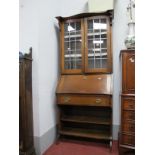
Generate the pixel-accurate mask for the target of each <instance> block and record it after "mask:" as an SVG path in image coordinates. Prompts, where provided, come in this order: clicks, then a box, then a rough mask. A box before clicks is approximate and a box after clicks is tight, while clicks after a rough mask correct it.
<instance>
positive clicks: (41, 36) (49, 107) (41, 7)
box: [19, 0, 128, 155]
mask: <svg viewBox="0 0 155 155" xmlns="http://www.w3.org/2000/svg"><path fill="white" fill-rule="evenodd" d="M87 1H88V0H77V1H72V0H57V1H52V0H20V47H19V48H20V50H21V51H24V52H28V49H29V47H30V46H32V48H33V68H32V70H33V77H32V78H33V79H32V80H33V112H34V113H33V118H34V136H35V139H34V140H35V148H36V152H37V154H38V155H39V154H42V153H43V152H44V151H45V150H46V149H47V148H48V147H49V146H50V145H51V144H52V143H53V142H54V140H55V138H56V137H55V135H56V134H55V133H56V120H57V118H56V116H57V115H56V114H57V109H56V104H55V88H56V84H57V79H58V75H59V68H58V64H59V59H58V57H59V45H58V42H59V35H58V29H57V26H58V25H57V21H56V19H55V16H69V15H73V14H77V13H81V12H87V11H88V5H87ZM127 3H128V0H124V1H122V0H115V2H114V9H115V12H114V21H113V58H114V59H113V68H114V74H113V79H114V97H113V104H114V106H113V124H114V132H113V135H114V139H117V132H118V128H119V124H120V121H119V115H120V113H119V106H120V104H119V103H120V102H119V92H120V66H119V65H120V64H119V53H120V50H121V49H123V48H125V46H124V38H125V36H126V33H127V25H126V23H127V18H126V6H127Z"/></svg>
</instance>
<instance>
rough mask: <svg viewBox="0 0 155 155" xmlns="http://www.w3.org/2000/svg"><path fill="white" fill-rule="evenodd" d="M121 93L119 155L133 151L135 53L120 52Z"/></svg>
mask: <svg viewBox="0 0 155 155" xmlns="http://www.w3.org/2000/svg"><path fill="white" fill-rule="evenodd" d="M121 62H122V93H121V126H120V134H119V154H120V155H126V154H128V153H130V154H134V150H135V53H134V51H133V50H122V51H121Z"/></svg>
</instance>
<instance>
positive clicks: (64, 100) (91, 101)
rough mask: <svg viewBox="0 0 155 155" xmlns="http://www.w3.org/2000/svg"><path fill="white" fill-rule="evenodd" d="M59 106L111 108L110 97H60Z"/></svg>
mask: <svg viewBox="0 0 155 155" xmlns="http://www.w3.org/2000/svg"><path fill="white" fill-rule="evenodd" d="M57 99H58V104H61V105H82V106H111V98H110V96H99V95H95V96H94V95H58V98H57Z"/></svg>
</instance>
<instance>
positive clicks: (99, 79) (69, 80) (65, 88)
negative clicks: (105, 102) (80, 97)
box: [56, 74, 112, 95]
mask: <svg viewBox="0 0 155 155" xmlns="http://www.w3.org/2000/svg"><path fill="white" fill-rule="evenodd" d="M56 93H57V94H63V93H72V94H105V95H106V94H107V95H112V75H110V74H106V75H103V74H102V75H63V76H61V78H60V80H59V83H58V86H57V90H56Z"/></svg>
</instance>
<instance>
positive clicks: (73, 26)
mask: <svg viewBox="0 0 155 155" xmlns="http://www.w3.org/2000/svg"><path fill="white" fill-rule="evenodd" d="M110 17H111V16H110V15H109V14H108V15H107V14H106V13H94V14H79V15H76V16H72V17H66V18H63V17H57V19H59V24H60V33H61V35H60V38H61V41H60V44H61V72H62V74H80V73H111V72H112V62H111V61H112V56H111V25H110V19H111V18H110Z"/></svg>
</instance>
